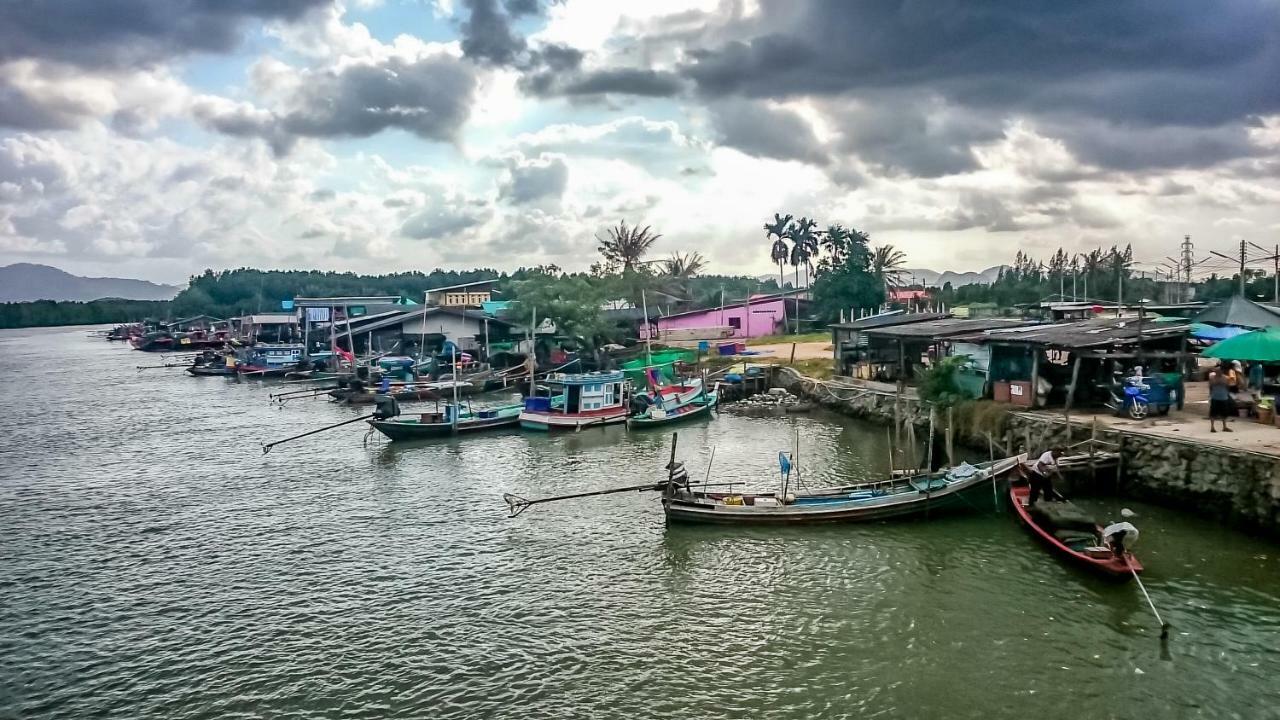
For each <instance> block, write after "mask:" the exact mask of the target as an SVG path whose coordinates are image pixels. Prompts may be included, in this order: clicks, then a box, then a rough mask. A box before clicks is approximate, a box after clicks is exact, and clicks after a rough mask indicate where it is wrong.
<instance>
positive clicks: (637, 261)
mask: <svg viewBox="0 0 1280 720" xmlns="http://www.w3.org/2000/svg"><path fill="white" fill-rule="evenodd" d="M660 237H662V236H661V235H658V234H656V233H653V232H651V231H650V228H649V226H648V225H646V226H644V227H643V228H641V227H640V226H639V225H633V226H631V227H627V223H626V222H625V221H624V222H620V223H618V226H617V227H612V228H609V229H608V230H606V231H605V237H600V236H599V235H597V236H596V239H597V240H599V241H600V246H599V247H598V248H596V249H597V250H599V251H600V254H601V255H603V256H604V259H605V262H606V263H607V264H608V266H609V267H610V269H614V270H621V271H622V272H623V273H624V274H625V273H630V272H633V271H635V270H638V269H640V268H643V267H644V265H643V263H642V262H641V261H642V259H643V258H644V255H645V253H647V252H649V249H650V248H652V247H653V244H654V243H655V242H657V241H658V238H660Z"/></svg>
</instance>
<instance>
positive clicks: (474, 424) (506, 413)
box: [368, 403, 524, 440]
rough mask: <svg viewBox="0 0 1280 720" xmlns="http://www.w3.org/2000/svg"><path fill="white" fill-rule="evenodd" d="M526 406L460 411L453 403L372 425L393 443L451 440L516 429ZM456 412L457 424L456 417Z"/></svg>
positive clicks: (373, 422)
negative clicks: (455, 435)
mask: <svg viewBox="0 0 1280 720" xmlns="http://www.w3.org/2000/svg"><path fill="white" fill-rule="evenodd" d="M523 409H524V406H523V405H501V406H498V407H492V408H483V409H476V410H471V409H468V408H462V409H460V410H458V409H457V408H456V407H455V406H454V405H453V404H452V403H450V404H448V405H445V406H444V407H443V408H442V409H441V410H437V411H434V412H426V413H417V414H414V415H409V416H404V415H401V416H399V417H394V418H388V419H383V420H378V419H373V420H369V421H368V422H369V425H370V426H371V427H373V428H374V429H375V430H377V431H378V432H380V433H382V434H383V435H386V436H387V437H388V438H390V439H392V440H419V439H423V438H434V437H448V436H450V435H453V434H454V433H455V432H457V433H471V432H479V431H483V430H498V429H502V428H514V427H516V426H518V425H519V424H520V411H521V410H523ZM455 410H457V422H456V424H455V422H454V418H453V413H454V412H455Z"/></svg>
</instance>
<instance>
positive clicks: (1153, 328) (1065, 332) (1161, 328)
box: [955, 317, 1189, 348]
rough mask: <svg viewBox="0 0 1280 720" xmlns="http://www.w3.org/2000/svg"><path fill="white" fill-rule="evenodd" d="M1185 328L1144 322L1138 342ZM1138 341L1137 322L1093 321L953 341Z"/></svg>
mask: <svg viewBox="0 0 1280 720" xmlns="http://www.w3.org/2000/svg"><path fill="white" fill-rule="evenodd" d="M1188 329H1189V324H1182V323H1157V322H1155V321H1153V320H1147V319H1144V320H1143V322H1142V339H1144V340H1152V339H1157V338H1165V337H1177V336H1178V335H1184V334H1186V332H1187V331H1188ZM1137 337H1138V319H1137V318H1136V317H1130V318H1096V319H1093V320H1076V321H1074V322H1063V323H1054V324H1051V325H1031V326H1027V327H1018V328H999V329H992V330H987V331H985V332H981V333H974V334H971V335H964V336H962V337H957V338H955V339H957V340H963V341H965V342H978V343H983V342H987V343H993V342H994V343H1017V344H1026V345H1049V346H1056V347H1064V348H1086V347H1098V346H1102V345H1126V344H1132V343H1133V342H1134V341H1135V340H1137Z"/></svg>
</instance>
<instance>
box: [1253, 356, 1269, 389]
mask: <svg viewBox="0 0 1280 720" xmlns="http://www.w3.org/2000/svg"><path fill="white" fill-rule="evenodd" d="M1266 380H1267V374H1266V371H1264V370H1263V369H1262V363H1260V362H1258V361H1257V360H1254V361H1253V362H1251V363H1249V390H1250V391H1251V392H1252V393H1253V395H1254V397H1262V383H1264V382H1266Z"/></svg>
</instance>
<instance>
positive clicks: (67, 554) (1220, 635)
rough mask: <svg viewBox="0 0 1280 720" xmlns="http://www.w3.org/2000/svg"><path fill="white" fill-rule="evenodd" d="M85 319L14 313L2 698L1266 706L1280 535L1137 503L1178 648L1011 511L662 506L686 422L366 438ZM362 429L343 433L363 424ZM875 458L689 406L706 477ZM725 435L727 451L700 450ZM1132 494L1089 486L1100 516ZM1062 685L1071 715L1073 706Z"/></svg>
mask: <svg viewBox="0 0 1280 720" xmlns="http://www.w3.org/2000/svg"><path fill="white" fill-rule="evenodd" d="M144 360H146V358H143V359H141V360H140V359H139V354H138V353H133V352H131V351H129V350H127V349H124V348H121V347H118V346H110V345H108V344H106V343H104V342H101V341H90V340H88V339H86V338H84V337H83V335H82V333H81V332H80V331H78V330H74V329H73V330H57V331H29V332H0V373H5V372H6V371H8V373H7V374H6V376H10V377H12V376H13V373H14V372H16V371H17V370H18V369H19V368H21V369H23V370H24V371H26V370H29V369H30V368H33V367H39V368H42V370H41V375H40V376H41V377H42V378H43V379H42V380H41V381H40V382H36V383H33V384H32V385H30V387H32V388H33V390H32V391H31V392H30V393H28V394H26V395H24V396H23V397H21V398H17V397H15V396H14V395H12V394H11V395H8V396H6V399H5V400H3V401H0V402H3V404H4V407H3V408H2V409H3V413H2V414H0V417H3V418H4V420H3V421H0V422H3V423H4V426H3V431H4V434H5V437H6V443H5V444H3V445H0V462H3V466H4V469H5V470H6V472H4V473H3V474H0V478H2V479H0V629H2V630H0V717H51V718H63V717H65V718H82V717H93V716H96V717H127V718H148V717H157V718H159V717H163V718H178V719H184V718H258V717H279V718H328V717H351V718H393V717H415V718H416V717H431V718H475V717H485V718H508V717H509V718H565V717H590V718H600V719H602V720H610V719H613V718H628V719H629V718H638V717H691V718H713V719H714V718H742V717H770V718H773V717H777V718H789V717H794V718H808V717H854V716H856V717H870V718H916V717H931V716H944V715H945V716H946V717H949V718H987V717H1007V716H1012V715H1014V714H1015V713H1016V714H1018V715H1019V716H1021V715H1025V714H1033V715H1034V714H1039V715H1041V716H1043V717H1048V718H1053V717H1062V716H1063V715H1064V714H1065V713H1066V712H1070V713H1071V714H1072V715H1080V716H1089V717H1099V718H1111V717H1120V716H1143V717H1145V716H1149V717H1155V716H1168V717H1241V718H1254V717H1262V716H1264V715H1260V714H1259V713H1265V712H1266V711H1265V710H1263V708H1268V707H1275V705H1276V701H1277V700H1280V698H1278V697H1277V685H1276V683H1275V682H1274V678H1275V677H1276V676H1277V674H1278V671H1280V655H1278V653H1277V648H1278V647H1280V610H1277V608H1278V607H1280V572H1278V571H1280V552H1278V551H1277V550H1276V547H1275V546H1274V545H1268V544H1266V543H1260V542H1259V541H1257V540H1255V539H1250V538H1244V537H1242V536H1236V535H1232V534H1230V533H1228V532H1226V531H1224V530H1223V529H1222V528H1219V527H1217V526H1215V525H1210V524H1206V523H1203V522H1200V521H1198V520H1195V519H1193V518H1189V517H1187V516H1185V515H1182V514H1178V513H1174V512H1171V511H1168V510H1162V509H1159V508H1150V507H1146V506H1142V505H1139V504H1132V503H1130V505H1131V506H1132V507H1135V508H1136V509H1138V511H1139V513H1140V524H1141V525H1142V528H1143V546H1142V548H1141V550H1142V552H1143V557H1144V559H1145V560H1146V563H1147V566H1148V573H1147V575H1146V578H1147V582H1148V584H1149V587H1150V589H1151V591H1152V595H1153V597H1154V598H1155V599H1156V601H1157V602H1158V603H1159V604H1160V608H1161V611H1162V612H1163V613H1164V614H1165V617H1166V619H1167V620H1169V621H1170V622H1171V623H1172V624H1173V627H1174V633H1175V635H1174V639H1173V642H1171V643H1170V644H1169V656H1168V659H1163V658H1162V657H1161V654H1160V646H1159V643H1158V642H1157V641H1156V639H1155V635H1156V633H1157V632H1158V629H1157V628H1156V627H1155V625H1154V622H1153V620H1152V619H1151V617H1150V614H1149V611H1148V609H1147V607H1146V604H1145V601H1143V599H1142V597H1141V595H1140V593H1138V592H1137V591H1136V587H1134V586H1132V585H1124V586H1117V585H1113V584H1109V583H1106V582H1103V581H1100V580H1097V579H1094V578H1091V577H1087V576H1085V575H1082V574H1080V573H1078V572H1076V571H1074V570H1072V569H1071V568H1068V567H1065V566H1063V565H1062V564H1061V563H1059V562H1057V561H1056V560H1055V559H1053V558H1052V557H1050V556H1048V555H1047V554H1045V553H1044V552H1043V551H1042V550H1041V549H1040V548H1039V547H1038V546H1037V545H1036V544H1035V542H1034V541H1033V540H1032V539H1031V538H1030V537H1029V536H1028V535H1027V534H1026V533H1025V532H1024V531H1023V530H1022V529H1021V528H1019V527H1018V526H1017V525H1016V524H1015V523H1014V522H1013V521H1012V518H1011V517H1010V516H1009V515H1007V514H1004V515H993V514H987V515H977V514H971V515H957V516H952V517H945V518H935V519H934V520H933V521H931V522H928V523H925V522H905V523H894V524H876V525H869V526H856V527H818V528H767V529H738V530H735V529H726V528H703V527H678V526H676V527H666V526H665V525H664V523H663V519H662V511H661V507H660V506H659V504H658V502H657V500H656V498H655V497H654V496H653V495H652V494H646V493H626V494H620V495H609V496H601V497H596V498H585V499H583V500H581V501H577V502H572V503H562V504H551V505H543V506H538V507H537V508H534V509H531V510H530V511H529V512H527V513H526V514H524V515H522V516H521V517H520V518H518V519H515V520H510V519H508V518H506V517H505V514H504V512H503V511H504V508H503V506H502V503H501V501H500V499H499V498H500V495H501V494H502V493H503V492H508V491H510V492H515V493H517V494H520V495H523V496H526V497H530V498H532V497H539V496H544V495H550V494H558V493H567V492H577V491H584V490H593V489H598V488H601V487H605V486H609V485H613V484H627V483H639V482H645V481H648V480H650V479H652V478H653V477H655V476H657V475H659V474H660V473H661V472H662V466H663V464H664V463H665V462H666V459H667V453H668V452H669V442H670V438H669V437H668V436H666V435H663V434H646V433H639V432H635V433H627V432H626V431H625V430H624V429H622V428H616V427H615V428H607V429H604V430H593V431H585V432H582V433H578V434H571V435H564V436H554V437H545V436H536V435H520V434H515V433H513V434H508V435H494V436H491V437H488V438H483V439H475V440H468V441H465V442H459V441H449V440H446V441H442V442H425V443H411V444H406V445H403V446H400V445H396V446H393V445H390V444H388V443H385V442H381V441H376V440H375V442H374V443H373V444H372V445H371V446H369V447H367V448H365V447H362V445H361V436H362V433H361V431H359V430H355V429H354V428H344V429H340V430H335V431H333V432H332V433H331V434H329V435H328V436H318V437H317V438H315V439H314V441H303V442H299V443H296V444H290V445H285V446H281V447H280V448H278V449H277V450H275V451H273V452H272V453H271V454H270V455H267V456H263V455H262V454H261V452H260V451H259V449H258V448H259V443H260V442H262V441H266V440H270V439H277V438H280V437H284V436H287V435H290V434H293V433H296V432H301V431H304V430H307V429H311V428H313V427H316V426H319V425H322V424H325V423H329V422H336V421H338V420H341V419H347V418H351V417H354V416H355V415H356V414H358V413H359V410H357V409H352V408H344V407H340V406H337V405H333V404H329V403H326V402H323V401H308V402H298V403H292V404H290V405H289V406H287V407H285V408H284V409H278V408H273V407H271V406H270V405H269V403H268V402H267V397H266V396H267V393H268V392H270V390H271V388H272V387H274V386H272V385H270V384H265V383H257V382H243V383H236V382H230V381H227V380H225V379H223V378H186V377H180V376H178V375H177V374H172V373H163V372H162V371H150V372H144V373H137V372H135V371H134V370H133V368H132V366H133V365H135V364H141V363H142V362H143V361H144ZM345 430H350V432H345ZM797 433H798V434H799V443H800V447H799V449H800V458H801V463H800V464H801V468H802V472H803V474H804V479H805V481H806V482H807V483H809V484H811V485H814V486H818V485H828V484H835V483H841V482H848V481H851V480H856V479H865V478H871V477H876V476H877V475H878V474H879V473H883V471H884V469H885V468H884V466H885V465H886V464H887V459H886V458H887V446H886V440H885V438H884V437H883V434H884V431H883V428H880V427H867V426H861V425H857V424H851V423H846V422H844V421H841V420H838V419H836V418H831V417H826V416H822V415H815V416H813V417H784V418H748V417H738V416H729V415H728V414H726V415H725V416H724V417H722V418H721V419H719V420H717V421H716V422H714V423H711V424H703V425H691V426H688V427H686V428H683V429H682V430H681V434H680V452H679V454H680V456H681V458H682V459H683V460H684V461H685V462H686V463H687V464H688V467H689V468H690V471H691V474H692V475H693V476H694V477H703V476H706V473H707V470H708V464H709V463H710V478H711V482H729V481H734V482H738V483H742V484H743V485H745V486H751V487H759V488H772V487H774V486H775V485H776V482H777V479H776V457H777V452H778V450H791V449H793V446H794V445H795V443H796V437H797ZM713 447H714V448H715V455H714V463H712V462H711V458H712V454H711V451H712V448H713ZM1117 509H1118V503H1116V502H1114V501H1102V502H1099V503H1098V511H1099V513H1100V514H1104V515H1112V514H1114V513H1115V512H1116V510H1117ZM1068 709H1069V710H1068Z"/></svg>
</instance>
